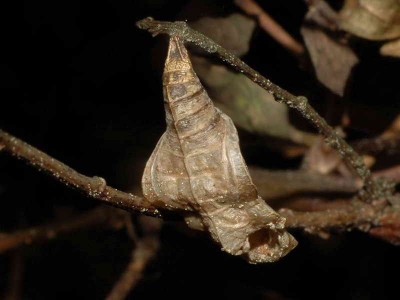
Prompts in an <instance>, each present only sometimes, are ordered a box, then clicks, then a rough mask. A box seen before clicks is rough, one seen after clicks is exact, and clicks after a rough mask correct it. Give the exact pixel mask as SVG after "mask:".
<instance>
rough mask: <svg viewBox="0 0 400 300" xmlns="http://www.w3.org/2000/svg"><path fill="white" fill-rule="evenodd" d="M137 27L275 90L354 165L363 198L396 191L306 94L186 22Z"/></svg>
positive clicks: (149, 20)
mask: <svg viewBox="0 0 400 300" xmlns="http://www.w3.org/2000/svg"><path fill="white" fill-rule="evenodd" d="M136 24H137V26H138V27H139V28H141V29H144V30H147V31H149V32H150V33H152V34H153V36H155V35H157V34H168V35H170V36H179V37H180V38H181V39H182V40H184V41H186V42H191V43H193V44H195V45H197V46H198V47H200V48H202V49H204V50H205V51H207V52H209V53H214V54H216V55H217V56H218V57H219V58H220V59H222V60H223V61H225V62H227V63H228V64H230V65H231V66H232V67H233V68H234V69H236V70H238V71H239V72H241V73H243V74H244V75H246V76H247V77H248V78H249V79H251V80H252V81H253V82H255V83H256V84H258V85H259V86H260V87H262V88H263V89H265V90H266V91H267V92H269V93H271V94H272V95H273V96H274V97H275V100H276V101H277V102H281V103H285V104H286V105H288V106H289V107H291V108H294V109H296V110H297V111H299V112H300V113H301V114H302V116H303V117H304V118H306V119H307V120H308V121H310V122H311V124H313V125H314V127H315V128H316V129H317V130H318V132H319V133H320V134H322V135H324V136H325V138H326V142H327V143H328V144H329V145H330V146H331V147H333V148H334V149H336V150H337V151H338V152H339V153H340V155H341V156H342V157H343V159H344V160H345V161H346V162H347V163H348V164H349V165H350V166H352V167H353V168H354V170H355V171H356V173H357V174H358V176H359V177H360V178H361V179H362V181H363V184H364V190H363V191H362V192H361V193H360V195H361V197H362V199H363V200H365V201H367V202H371V201H372V200H373V199H381V198H384V197H387V196H389V195H391V194H392V187H391V186H388V185H386V184H383V183H382V182H381V181H376V180H373V179H372V176H371V171H370V170H369V169H368V167H367V166H366V165H365V164H364V162H363V159H362V158H361V157H360V156H359V155H358V154H357V153H356V152H355V151H354V150H353V148H352V147H351V146H350V145H349V144H348V143H347V142H346V141H345V140H344V139H343V138H342V137H340V136H339V135H338V134H337V132H336V131H335V130H334V129H333V128H332V127H331V126H329V125H328V124H327V123H326V121H325V119H324V118H322V117H321V116H320V115H319V114H318V113H317V112H316V110H315V109H314V108H313V107H312V106H311V105H310V104H309V103H308V100H307V98H306V97H303V96H298V97H297V96H295V95H293V94H291V93H289V92H288V91H286V90H284V89H282V88H280V87H279V86H277V85H275V84H273V83H272V82H271V81H270V80H269V79H267V78H265V77H264V76H262V75H261V74H260V73H258V72H257V71H255V70H254V69H252V68H251V67H249V66H248V65H247V64H246V63H244V62H243V61H241V60H240V59H239V58H238V57H236V56H235V55H233V54H232V53H231V52H229V51H227V50H226V49H224V48H223V47H222V46H220V45H218V44H217V43H215V42H214V41H213V40H211V39H210V38H208V37H206V36H205V35H203V34H201V33H199V32H197V31H195V30H193V29H191V28H190V27H189V26H188V25H187V24H186V22H165V21H156V20H154V19H153V18H151V17H148V18H146V19H143V20H141V21H138V22H137V23H136Z"/></svg>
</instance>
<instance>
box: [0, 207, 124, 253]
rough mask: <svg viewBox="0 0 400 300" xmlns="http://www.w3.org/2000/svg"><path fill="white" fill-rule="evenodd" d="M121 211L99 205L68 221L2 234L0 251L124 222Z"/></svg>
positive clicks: (0, 236)
mask: <svg viewBox="0 0 400 300" xmlns="http://www.w3.org/2000/svg"><path fill="white" fill-rule="evenodd" d="M123 215H124V213H122V212H121V211H117V210H114V209H110V208H105V207H98V208H95V209H93V210H91V211H89V212H86V213H83V214H81V215H79V216H76V217H73V218H71V219H69V220H66V221H59V222H56V223H50V224H48V225H43V226H37V227H32V228H29V229H23V230H18V231H16V232H12V233H8V234H1V235H0V253H4V252H6V251H8V250H11V249H15V248H18V247H21V246H23V245H29V244H32V243H37V242H40V241H45V240H50V239H53V238H55V237H57V236H58V235H59V234H62V233H68V232H72V231H75V230H78V229H81V228H88V227H93V226H98V225H101V224H114V225H115V224H116V222H117V219H120V220H121V222H123V221H124V220H123Z"/></svg>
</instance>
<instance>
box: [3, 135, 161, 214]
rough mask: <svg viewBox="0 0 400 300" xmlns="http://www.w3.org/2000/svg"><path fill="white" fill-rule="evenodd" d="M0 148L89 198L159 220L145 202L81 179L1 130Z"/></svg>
mask: <svg viewBox="0 0 400 300" xmlns="http://www.w3.org/2000/svg"><path fill="white" fill-rule="evenodd" d="M0 145H2V146H3V148H4V150H6V151H8V152H10V153H11V154H12V155H15V156H17V157H18V158H22V159H24V160H26V161H27V162H28V163H29V164H31V165H32V166H34V167H35V168H37V169H39V170H42V171H46V172H47V173H49V174H50V175H51V176H53V177H54V178H56V179H57V180H58V181H60V182H62V183H64V184H65V185H68V186H71V187H74V188H76V189H78V190H80V191H82V192H84V193H85V194H86V195H87V196H89V197H92V198H95V199H97V200H100V201H102V202H105V203H107V204H109V205H112V206H115V207H118V208H122V209H124V210H127V211H130V212H140V213H142V214H145V215H149V216H155V217H160V216H161V213H160V211H159V210H158V209H156V208H155V207H153V206H152V205H151V204H150V203H149V202H148V201H147V200H146V199H143V198H141V197H138V196H135V195H133V194H130V193H125V192H122V191H120V190H117V189H114V188H112V187H110V186H107V184H106V181H105V180H104V179H103V178H101V177H97V176H94V177H88V176H85V175H82V174H80V173H78V172H77V171H75V170H74V169H72V168H70V167H68V166H67V165H65V164H63V163H62V162H60V161H58V160H56V159H54V158H53V157H51V156H49V155H47V154H46V153H44V152H42V151H40V150H38V149H36V148H34V147H32V146H31V145H29V144H27V143H25V142H24V141H21V140H20V139H18V138H16V137H14V136H12V135H10V134H8V133H7V132H5V131H2V130H0ZM0 148H1V147H0Z"/></svg>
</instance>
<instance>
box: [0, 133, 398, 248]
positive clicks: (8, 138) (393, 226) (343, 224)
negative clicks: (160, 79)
mask: <svg viewBox="0 0 400 300" xmlns="http://www.w3.org/2000/svg"><path fill="white" fill-rule="evenodd" d="M0 146H3V148H4V149H5V150H6V151H8V152H10V153H11V154H13V155H14V156H16V157H18V158H22V159H24V160H26V161H27V162H28V163H30V164H31V165H33V166H34V167H36V168H37V169H39V170H43V171H46V172H47V173H50V174H51V175H52V176H53V177H54V178H56V179H57V180H59V181H61V182H63V183H64V184H66V185H70V186H73V187H75V188H77V189H78V190H80V191H82V192H84V193H86V194H87V195H89V196H91V197H93V198H95V199H98V200H100V201H101V202H102V203H104V204H107V205H111V206H114V207H117V208H120V209H123V210H126V211H128V212H139V213H141V214H146V215H150V216H153V217H161V216H162V215H161V213H160V211H159V210H158V209H157V208H154V207H151V206H149V204H148V202H146V201H145V200H143V199H142V198H140V197H137V196H134V195H132V194H128V193H124V192H121V191H118V190H116V189H113V188H111V187H108V186H106V185H105V182H104V180H103V179H96V178H95V179H93V178H92V177H87V176H85V175H82V174H80V173H78V172H76V171H75V170H73V169H71V168H70V167H68V166H66V165H65V164H63V163H61V162H59V161H57V160H55V159H54V158H52V157H51V156H49V155H47V154H45V153H43V152H42V151H40V150H38V149H36V148H34V147H32V146H30V145H29V144H27V143H25V142H23V141H21V140H19V139H17V138H16V137H14V136H12V135H10V134H8V133H5V132H4V131H1V130H0ZM389 198H390V199H391V203H394V204H393V205H389V204H388V203H387V201H386V199H389ZM396 201H397V202H399V203H400V201H399V197H398V195H391V196H390V197H386V198H382V200H377V201H372V202H371V203H366V202H362V201H357V200H355V201H352V202H351V204H349V205H348V206H346V207H343V208H337V209H331V210H326V211H316V212H296V211H292V210H287V209H286V210H285V209H283V210H281V211H280V213H281V214H282V216H283V217H285V218H286V225H287V227H288V228H300V229H304V230H306V231H309V232H317V231H318V230H331V229H340V230H351V229H358V230H361V231H370V232H371V233H372V232H373V233H374V236H378V237H381V238H383V239H385V240H387V241H389V242H392V243H395V244H397V243H400V204H399V205H396V203H397V202H396ZM140 205H142V206H140ZM103 213H104V212H101V211H93V212H89V213H88V215H86V217H85V218H82V216H80V217H79V218H77V219H72V220H71V221H70V223H68V222H67V223H56V224H50V225H48V226H39V227H36V228H33V229H28V230H25V231H24V230H22V231H17V232H16V233H14V234H9V235H2V236H0V237H1V239H0V253H1V252H4V251H6V250H9V249H12V248H15V247H18V246H20V245H23V244H26V243H29V242H36V241H40V240H43V239H49V238H51V237H53V236H54V235H56V234H58V233H63V232H70V231H72V230H75V229H77V228H81V227H85V226H88V225H89V226H92V225H95V224H100V223H104V222H105V220H106V219H107V218H108V216H107V214H105V215H104V214H103Z"/></svg>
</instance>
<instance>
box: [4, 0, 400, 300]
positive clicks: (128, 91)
mask: <svg viewBox="0 0 400 300" xmlns="http://www.w3.org/2000/svg"><path fill="white" fill-rule="evenodd" d="M198 2H200V3H202V4H201V5H200V6H199V7H203V8H204V7H213V11H214V13H215V14H218V15H224V14H228V13H230V12H232V11H234V10H235V9H234V8H233V6H232V5H231V3H230V1H218V5H213V6H212V5H211V4H210V3H209V2H207V1H198ZM187 3H188V1H166V0H158V1H157V0H152V1H132V0H115V1H114V0H113V1H111V0H108V1H107V0H96V1H89V0H86V1H78V0H68V1H66V0H59V1H53V0H47V1H46V0H37V1H25V2H23V1H16V2H13V3H12V4H11V6H13V7H6V6H5V4H3V3H2V4H0V6H1V7H0V14H1V19H2V20H3V23H4V25H3V26H2V28H1V29H0V30H1V31H0V32H1V36H0V40H1V44H0V46H1V49H2V50H3V53H2V54H1V56H0V128H2V129H4V130H6V131H8V132H10V133H12V134H14V135H16V136H18V137H20V138H21V139H23V140H25V141H27V142H29V143H30V144H32V145H34V146H36V147H37V148H39V149H41V150H43V151H45V152H47V153H48V154H50V155H52V156H54V157H55V158H57V159H59V160H61V161H63V162H65V163H67V164H68V165H70V166H71V167H73V168H75V169H77V170H79V171H80V172H82V173H83V174H87V175H98V176H101V177H104V178H106V179H107V182H108V183H109V184H110V185H111V186H115V187H117V188H121V189H124V190H128V189H129V190H135V191H137V190H139V191H140V178H141V175H142V171H143V168H144V164H145V162H146V160H147V158H148V157H149V155H150V154H151V151H152V149H153V148H154V146H155V144H156V142H157V140H158V138H159V137H160V135H161V134H162V132H163V130H164V127H165V121H164V111H163V102H162V89H161V71H160V70H161V69H160V63H161V62H162V61H163V59H164V57H165V51H164V50H165V46H163V45H162V40H163V39H162V38H161V39H160V38H156V39H153V38H151V36H150V35H149V34H148V33H146V32H143V31H140V30H138V29H137V28H135V26H134V23H135V21H137V20H139V19H141V18H144V17H147V16H149V15H151V16H153V17H155V18H157V19H162V20H176V19H178V18H182V17H181V16H182V11H183V10H184V6H185V5H187ZM202 5H203V6H202ZM264 7H265V8H266V10H267V11H268V12H270V13H271V15H273V16H274V18H276V19H277V20H278V21H279V22H280V23H281V24H282V25H283V26H284V27H285V28H287V29H288V30H289V31H290V32H291V33H292V34H293V35H295V36H296V37H297V38H298V39H300V36H299V27H300V24H301V22H302V18H303V16H304V14H305V12H306V6H305V5H304V3H303V2H302V1H292V0H285V1H268V4H265V5H264ZM208 13H209V12H208V11H207V9H204V10H202V9H198V10H196V12H193V13H192V14H191V17H192V18H195V17H201V16H202V15H208ZM369 51H371V53H372V54H370V52H366V53H364V54H363V55H371V56H372V57H373V56H374V55H376V54H374V52H373V49H372V50H369ZM244 59H245V60H246V61H247V62H248V63H249V64H250V65H251V66H253V67H255V68H256V69H258V70H259V71H260V72H261V73H263V74H266V75H267V76H269V77H270V78H271V79H272V80H273V81H274V82H276V83H278V84H279V85H281V86H283V87H284V88H286V89H288V90H290V91H291V92H293V93H294V94H304V95H306V96H309V97H310V98H311V101H314V104H315V105H316V106H317V107H318V108H319V109H320V111H321V112H322V113H323V112H324V105H323V104H321V103H319V102H318V101H317V100H313V99H317V98H318V96H319V95H320V93H322V92H321V90H323V88H321V86H319V85H318V84H317V83H316V81H315V79H313V78H310V75H309V73H306V72H305V71H303V70H302V69H301V68H299V66H298V61H297V60H296V59H295V58H293V57H292V56H290V55H289V54H288V53H287V52H286V51H284V50H282V49H281V48H280V46H279V45H277V44H276V43H275V42H274V41H273V40H272V39H271V38H270V37H268V36H267V35H266V34H265V33H263V32H261V31H260V30H257V31H256V33H255V35H254V37H253V40H252V47H251V50H250V52H249V53H248V55H247V56H246V57H245V58H244ZM370 61H371V63H370V64H367V65H361V66H360V67H359V69H358V70H356V74H363V76H364V81H362V80H360V82H361V84H358V85H361V87H360V88H358V89H357V88H355V91H354V94H355V95H357V97H356V98H357V99H364V100H365V101H367V102H368V105H369V107H368V109H374V108H376V107H378V105H377V104H376V103H375V102H374V101H370V100H369V99H378V100H379V101H380V106H381V104H382V101H383V102H384V101H386V100H387V99H388V98H389V99H391V100H392V99H395V100H394V101H393V102H391V101H388V103H389V104H388V105H389V107H390V108H391V110H393V109H392V108H393V107H394V108H396V109H397V110H394V111H395V112H398V102H399V101H398V99H399V98H398V95H397V96H396V95H393V94H392V91H391V87H393V86H395V82H396V81H398V77H395V79H393V77H392V76H389V75H388V74H390V72H391V69H395V68H397V70H398V66H399V64H398V63H396V62H393V61H391V60H380V61H379V62H377V61H376V60H374V59H371V60H370ZM371 65H372V66H371ZM376 68H381V69H380V70H379V69H376ZM382 70H386V71H385V72H382ZM357 72H358V73H357ZM365 74H368V76H367V75H365ZM379 74H380V75H379ZM360 76H361V75H360ZM382 76H383V77H384V78H383V79H382V78H380V77H382ZM385 76H386V77H385ZM356 78H357V76H356ZM396 78H397V79H396ZM367 80H368V81H367ZM379 80H380V82H378V83H377V81H379ZM362 82H364V83H362ZM356 83H357V82H356ZM363 84H364V85H363ZM378 84H380V87H382V84H383V85H384V86H383V88H382V89H377V88H375V86H374V85H378ZM358 85H357V84H356V85H355V86H356V87H358ZM365 85H367V86H368V87H369V90H368V91H365ZM374 93H375V94H377V95H375V94H374ZM380 93H381V94H383V95H384V97H382V96H380ZM366 94H368V95H369V96H370V97H368V98H363V96H364V95H366ZM375 96H376V97H375ZM393 97H394V98H393ZM396 97H397V98H396ZM396 99H397V101H396ZM362 104H363V105H364V104H365V103H364V102H362ZM387 117H388V119H389V120H390V119H391V118H392V117H391V115H390V114H388V115H387ZM354 132H355V134H359V135H360V132H361V134H365V132H367V129H362V130H361V129H357V130H355V131H354ZM240 135H241V139H242V140H241V141H242V148H243V154H244V156H245V158H246V159H247V161H249V162H250V163H252V164H258V165H262V166H266V167H270V168H287V167H292V168H295V167H296V166H297V164H298V161H289V162H288V161H283V160H281V159H280V156H279V154H277V153H274V152H273V151H272V150H270V149H268V148H266V147H264V148H260V147H256V146H251V145H254V143H252V141H255V140H257V139H258V137H256V136H252V135H250V134H246V133H244V132H240ZM0 201H1V206H0V231H12V230H15V229H17V228H23V227H28V226H32V225H38V224H42V223H45V222H49V221H51V220H54V219H56V218H57V216H58V215H59V214H60V211H61V212H63V213H65V211H69V212H71V213H74V212H81V211H84V210H87V209H89V208H91V207H94V206H96V205H97V203H96V202H95V201H94V200H91V199H87V198H85V197H83V196H81V195H80V194H79V193H77V192H75V191H72V190H70V189H68V188H66V187H64V186H62V185H61V184H59V183H57V182H55V181H54V180H53V179H51V178H49V177H47V176H46V175H44V174H42V173H38V172H37V171H36V170H34V169H32V168H30V167H29V166H26V165H25V163H23V162H20V161H17V160H15V159H13V158H11V157H9V156H8V155H6V154H1V155H0ZM294 234H295V235H296V238H297V239H298V240H299V242H300V243H299V246H298V247H297V248H296V249H295V250H294V251H293V252H292V253H290V255H288V256H287V257H286V258H285V259H283V260H282V261H280V262H278V263H274V264H267V265H259V266H254V265H248V264H247V263H246V262H245V261H242V260H241V259H240V258H236V257H231V256H229V255H227V254H225V253H223V252H221V251H220V250H219V249H218V247H217V246H215V245H214V244H213V243H212V242H211V241H210V240H208V239H207V238H205V237H201V236H196V235H190V234H189V235H188V234H187V233H185V232H184V231H180V230H177V229H176V226H175V225H174V224H166V225H165V226H164V228H163V231H162V234H161V249H160V251H159V254H158V256H157V258H156V259H155V260H154V261H153V262H152V263H151V265H150V266H149V267H148V268H147V270H146V273H145V275H144V280H143V281H142V282H141V283H140V285H139V286H138V287H137V288H136V289H135V290H134V291H133V292H132V293H131V294H130V297H131V298H135V299H149V298H153V297H154V298H155V297H163V298H165V297H174V298H178V299H179V298H185V299H190V298H208V297H213V298H214V297H219V298H221V299H236V298H246V299H391V297H390V295H392V293H396V291H397V289H398V287H397V285H398V276H397V275H396V274H397V271H398V270H399V269H400V263H399V258H398V257H399V249H398V248H395V247H394V246H391V245H389V244H387V243H385V242H382V241H379V240H375V239H373V238H371V237H368V236H366V235H363V234H357V233H346V234H344V235H338V236H334V238H332V239H331V240H321V239H319V238H316V237H310V236H306V235H304V234H302V233H297V232H295V233H294ZM131 245H132V243H131V241H130V240H129V238H128V237H127V235H126V233H125V232H124V231H111V230H101V229H96V230H93V229H92V230H82V231H80V232H78V233H73V234H68V235H64V236H60V237H59V238H57V239H55V240H53V241H51V242H48V243H44V244H39V245H33V246H31V247H26V248H24V251H23V255H24V263H25V273H24V283H23V298H24V299H80V298H83V299H101V298H104V296H105V295H106V294H107V293H108V291H109V290H110V289H111V287H112V285H113V283H114V282H115V280H116V279H117V278H118V276H119V274H120V273H121V271H122V270H123V269H124V267H125V264H126V263H127V262H128V259H129V255H130V251H131ZM10 257H11V253H7V254H4V255H1V256H0V289H1V292H4V291H5V290H6V288H7V280H8V279H7V275H8V272H9V269H10ZM1 292H0V293H1Z"/></svg>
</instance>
